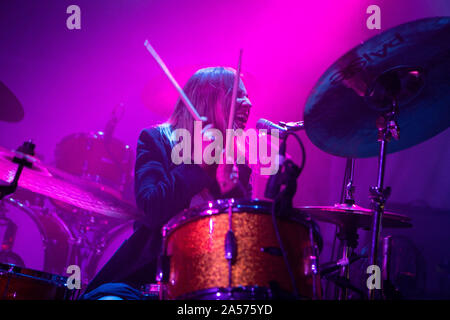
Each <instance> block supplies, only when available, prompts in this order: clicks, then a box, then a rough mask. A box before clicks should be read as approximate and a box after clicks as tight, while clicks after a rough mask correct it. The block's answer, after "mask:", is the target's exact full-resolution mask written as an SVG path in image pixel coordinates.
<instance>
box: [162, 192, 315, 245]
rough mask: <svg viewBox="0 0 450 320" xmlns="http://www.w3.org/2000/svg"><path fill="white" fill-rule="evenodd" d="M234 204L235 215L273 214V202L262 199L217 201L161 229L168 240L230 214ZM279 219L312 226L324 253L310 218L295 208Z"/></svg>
mask: <svg viewBox="0 0 450 320" xmlns="http://www.w3.org/2000/svg"><path fill="white" fill-rule="evenodd" d="M230 203H232V204H233V210H232V211H233V213H239V212H243V211H242V209H245V212H248V213H260V214H269V215H270V214H271V212H272V201H269V200H261V199H257V198H254V199H235V198H228V199H217V200H210V201H207V202H205V203H204V204H200V205H198V206H194V207H192V208H187V209H185V210H183V211H181V212H180V213H178V214H177V215H175V216H174V217H172V218H171V219H170V220H169V221H168V222H167V223H166V224H165V225H164V226H163V227H162V229H161V233H162V235H163V238H168V237H169V236H170V235H171V234H173V233H174V232H175V231H176V230H177V229H179V228H181V227H182V226H184V225H186V224H188V223H190V222H193V221H196V220H198V219H201V218H204V217H207V216H214V215H219V214H225V213H227V212H228V206H229V204H230ZM277 218H278V219H282V220H288V221H292V222H297V223H301V224H303V225H305V226H307V225H308V224H312V226H313V231H314V234H315V238H316V242H317V244H318V246H319V250H320V251H322V248H323V237H322V235H321V233H320V228H319V225H318V224H317V223H316V222H315V221H314V220H312V219H311V218H310V216H309V215H308V214H306V213H304V212H301V211H300V210H298V209H296V208H294V210H293V211H292V213H289V214H286V215H283V216H279V217H277Z"/></svg>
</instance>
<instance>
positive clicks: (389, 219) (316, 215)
mask: <svg viewBox="0 0 450 320" xmlns="http://www.w3.org/2000/svg"><path fill="white" fill-rule="evenodd" d="M298 210H300V212H304V213H306V214H309V215H310V216H311V217H312V218H313V219H315V220H318V221H323V222H328V223H333V224H335V225H338V226H349V225H353V226H356V227H357V228H361V229H367V230H368V229H370V228H371V225H372V220H373V211H372V210H370V209H365V208H362V207H360V206H357V205H355V204H354V205H347V204H335V205H334V206H304V207H299V208H298ZM410 221H411V219H410V218H409V217H407V216H404V215H401V214H397V213H393V212H386V211H385V212H384V213H383V220H382V223H383V228H410V227H412V224H411V223H410Z"/></svg>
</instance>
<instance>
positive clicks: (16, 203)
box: [6, 197, 48, 248]
mask: <svg viewBox="0 0 450 320" xmlns="http://www.w3.org/2000/svg"><path fill="white" fill-rule="evenodd" d="M6 201H7V202H8V204H10V205H12V206H14V207H15V208H17V209H19V210H22V211H24V212H25V214H26V215H28V217H29V218H30V219H31V220H32V221H33V222H34V223H35V224H36V226H37V228H38V230H39V233H40V234H41V237H42V243H43V245H44V248H45V245H46V243H47V241H48V235H47V233H46V232H45V227H44V225H43V223H42V222H41V221H40V220H39V216H38V214H37V213H36V212H35V211H34V210H33V209H32V208H30V207H29V206H27V205H25V204H23V203H22V202H20V201H18V200H16V199H14V198H12V197H9V198H7V199H6Z"/></svg>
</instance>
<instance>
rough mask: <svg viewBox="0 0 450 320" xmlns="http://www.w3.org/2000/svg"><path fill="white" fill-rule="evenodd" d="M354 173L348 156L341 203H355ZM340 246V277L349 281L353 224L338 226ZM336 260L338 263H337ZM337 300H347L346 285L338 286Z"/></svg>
mask: <svg viewBox="0 0 450 320" xmlns="http://www.w3.org/2000/svg"><path fill="white" fill-rule="evenodd" d="M354 175H355V159H352V158H348V159H347V163H346V168H345V176H344V185H343V193H342V196H341V203H343V204H346V205H348V206H352V205H354V204H355V199H354V192H355V186H354V185H353V179H354ZM336 236H337V238H338V239H339V241H340V243H341V247H342V256H341V260H339V261H340V264H341V270H340V277H342V278H345V279H346V280H347V281H350V263H349V258H350V256H351V255H352V253H353V250H354V249H356V248H357V247H358V230H357V226H355V225H345V226H340V227H339V229H338V232H337V234H336ZM339 261H338V263H339ZM336 295H337V297H338V298H339V300H347V297H348V291H347V288H346V287H342V286H341V287H340V289H339V291H337V292H336Z"/></svg>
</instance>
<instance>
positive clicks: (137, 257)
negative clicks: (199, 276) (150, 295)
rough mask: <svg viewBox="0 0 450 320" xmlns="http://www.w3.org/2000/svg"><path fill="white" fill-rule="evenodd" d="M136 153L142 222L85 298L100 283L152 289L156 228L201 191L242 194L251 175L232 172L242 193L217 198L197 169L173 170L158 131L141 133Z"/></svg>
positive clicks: (158, 250)
mask: <svg viewBox="0 0 450 320" xmlns="http://www.w3.org/2000/svg"><path fill="white" fill-rule="evenodd" d="M136 152H137V155H136V166H135V195H136V204H137V207H138V208H139V209H140V210H141V211H142V212H144V214H145V221H144V223H136V225H135V232H134V234H133V235H132V236H131V237H130V238H129V239H128V240H126V241H124V243H123V244H122V246H121V247H120V248H119V249H118V250H117V251H116V253H115V254H114V255H113V257H112V258H111V259H110V260H109V261H108V262H107V263H106V265H105V266H104V267H103V268H102V269H101V270H100V271H99V273H98V274H97V275H96V276H95V278H94V279H93V280H92V281H91V282H90V284H89V286H88V288H87V290H86V292H89V291H91V290H93V289H95V288H96V287H98V286H99V285H101V284H104V283H114V282H123V283H127V284H129V285H131V286H132V287H135V288H137V289H139V288H140V286H141V285H143V284H147V283H154V282H155V274H156V265H157V260H158V256H159V254H160V253H161V243H162V241H161V240H162V236H161V228H162V227H163V226H164V224H165V223H167V222H168V220H169V219H171V218H172V217H173V216H175V215H176V214H178V213H179V212H181V211H182V210H184V209H186V208H188V207H189V204H190V202H191V199H192V198H193V197H194V196H195V195H196V194H197V193H199V192H200V191H201V190H203V189H204V188H208V189H209V190H210V192H211V193H212V194H213V195H215V197H216V198H219V197H220V198H229V197H235V198H236V197H242V196H245V195H246V193H247V194H248V190H249V179H250V173H251V171H250V169H249V168H248V167H247V166H245V165H239V166H238V167H239V180H240V182H241V186H244V187H243V188H242V187H241V188H240V189H235V190H233V191H232V192H231V193H229V194H227V195H220V193H219V192H218V190H219V189H218V185H217V182H216V181H215V179H213V178H212V177H210V176H209V175H208V173H207V172H206V171H205V170H204V169H202V168H201V167H200V166H199V165H195V164H180V165H175V164H173V162H172V160H171V152H172V149H171V146H170V142H169V140H168V139H167V138H166V137H165V136H163V135H162V134H161V132H160V130H159V128H158V127H155V128H150V129H144V130H143V131H142V132H141V134H140V137H139V140H138V145H137V150H136Z"/></svg>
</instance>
